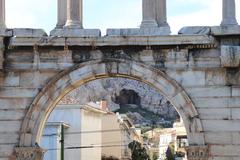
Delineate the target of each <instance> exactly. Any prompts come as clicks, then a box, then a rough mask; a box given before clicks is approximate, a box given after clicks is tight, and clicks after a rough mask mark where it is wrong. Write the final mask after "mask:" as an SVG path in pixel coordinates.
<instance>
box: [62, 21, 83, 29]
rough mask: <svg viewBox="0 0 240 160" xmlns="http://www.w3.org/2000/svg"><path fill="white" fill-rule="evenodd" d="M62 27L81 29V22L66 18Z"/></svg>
mask: <svg viewBox="0 0 240 160" xmlns="http://www.w3.org/2000/svg"><path fill="white" fill-rule="evenodd" d="M63 28H72V29H82V28H83V26H82V23H81V22H80V21H72V20H68V21H67V22H66V24H65V26H64V27H63Z"/></svg>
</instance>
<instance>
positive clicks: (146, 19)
mask: <svg viewBox="0 0 240 160" xmlns="http://www.w3.org/2000/svg"><path fill="white" fill-rule="evenodd" d="M155 15H156V10H155V0H143V1H142V18H143V19H142V24H141V27H157V26H158V25H157V22H156V16H155Z"/></svg>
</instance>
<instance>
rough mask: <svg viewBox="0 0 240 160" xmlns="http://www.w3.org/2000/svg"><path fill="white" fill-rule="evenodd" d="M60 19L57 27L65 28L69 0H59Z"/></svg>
mask: <svg viewBox="0 0 240 160" xmlns="http://www.w3.org/2000/svg"><path fill="white" fill-rule="evenodd" d="M57 12H58V17H57V18H58V21H57V25H56V28H63V26H64V25H65V23H66V21H67V0H58V11H57Z"/></svg>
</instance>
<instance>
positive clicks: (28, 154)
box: [15, 147, 46, 160]
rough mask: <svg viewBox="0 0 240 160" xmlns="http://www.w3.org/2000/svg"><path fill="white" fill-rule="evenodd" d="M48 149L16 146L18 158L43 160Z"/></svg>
mask: <svg viewBox="0 0 240 160" xmlns="http://www.w3.org/2000/svg"><path fill="white" fill-rule="evenodd" d="M45 152H46V151H45V150H44V149H42V148H40V147H17V148H15V153H16V160H42V159H43V157H44V153H45Z"/></svg>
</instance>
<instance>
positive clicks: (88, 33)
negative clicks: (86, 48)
mask: <svg viewBox="0 0 240 160" xmlns="http://www.w3.org/2000/svg"><path fill="white" fill-rule="evenodd" d="M50 36H52V37H72V38H74V37H76V38H77V37H101V31H100V30H99V29H80V28H67V27H65V28H63V29H54V30H52V31H51V32H50Z"/></svg>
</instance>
